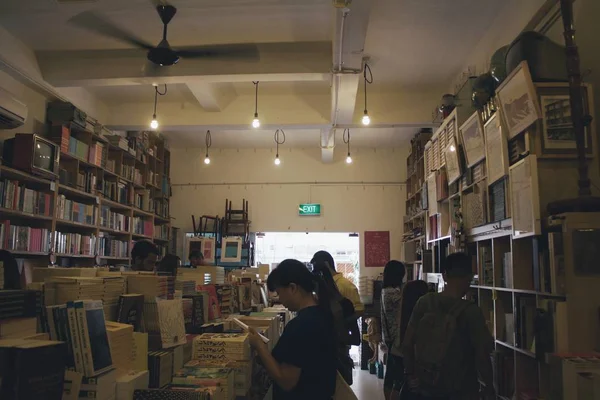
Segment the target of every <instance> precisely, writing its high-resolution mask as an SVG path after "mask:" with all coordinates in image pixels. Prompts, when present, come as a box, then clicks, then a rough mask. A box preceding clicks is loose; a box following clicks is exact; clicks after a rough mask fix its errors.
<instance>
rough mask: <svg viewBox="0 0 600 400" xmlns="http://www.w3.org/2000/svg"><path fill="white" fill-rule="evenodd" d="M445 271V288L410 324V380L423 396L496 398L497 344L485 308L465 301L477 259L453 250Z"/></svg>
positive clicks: (422, 304) (424, 302) (423, 303)
mask: <svg viewBox="0 0 600 400" xmlns="http://www.w3.org/2000/svg"><path fill="white" fill-rule="evenodd" d="M442 271H443V276H444V280H445V282H446V286H445V288H444V291H443V292H442V293H429V294H427V295H425V296H423V297H422V298H421V299H420V300H419V301H418V302H417V305H416V306H415V309H414V310H413V314H412V316H411V319H410V322H409V324H408V328H407V330H406V334H405V337H404V341H403V343H402V355H403V357H404V368H405V379H406V381H407V383H408V384H409V386H410V388H411V389H412V391H413V392H415V393H418V395H419V396H420V398H421V399H423V400H428V399H436V400H475V399H480V398H481V397H480V396H483V398H484V399H486V400H487V399H490V400H491V399H495V398H496V395H495V391H494V384H493V373H492V363H491V358H490V355H491V353H492V351H493V350H494V342H493V339H492V336H491V334H490V331H489V330H488V328H487V326H486V323H485V318H484V316H483V313H482V312H481V310H480V309H479V307H477V305H476V304H474V303H472V302H469V301H467V300H463V297H464V296H465V295H466V294H467V292H468V291H469V288H470V284H471V279H472V278H473V273H472V271H471V258H470V257H469V256H467V255H466V254H465V253H454V254H450V255H449V256H447V257H446V258H445V260H443V262H442ZM478 377H479V379H480V380H481V383H482V384H483V386H481V387H480V383H479V380H478ZM480 391H481V392H480Z"/></svg>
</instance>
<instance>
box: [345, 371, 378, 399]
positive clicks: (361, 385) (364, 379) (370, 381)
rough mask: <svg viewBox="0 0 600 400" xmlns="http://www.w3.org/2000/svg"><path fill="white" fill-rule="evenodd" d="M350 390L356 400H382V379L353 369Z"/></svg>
mask: <svg viewBox="0 0 600 400" xmlns="http://www.w3.org/2000/svg"><path fill="white" fill-rule="evenodd" d="M352 390H353V391H354V394H356V397H358V400H383V379H378V378H377V375H371V374H370V373H369V371H363V370H361V369H360V368H354V383H353V385H352Z"/></svg>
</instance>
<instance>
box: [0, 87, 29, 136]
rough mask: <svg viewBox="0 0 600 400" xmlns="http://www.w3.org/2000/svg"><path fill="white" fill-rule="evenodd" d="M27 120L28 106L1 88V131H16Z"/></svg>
mask: <svg viewBox="0 0 600 400" xmlns="http://www.w3.org/2000/svg"><path fill="white" fill-rule="evenodd" d="M26 119H27V106H26V105H25V104H23V103H22V102H20V101H19V100H17V99H16V98H15V97H14V96H13V95H12V94H11V93H9V92H7V91H6V90H4V89H2V88H0V129H15V128H18V127H20V126H23V124H24V123H25V120H26Z"/></svg>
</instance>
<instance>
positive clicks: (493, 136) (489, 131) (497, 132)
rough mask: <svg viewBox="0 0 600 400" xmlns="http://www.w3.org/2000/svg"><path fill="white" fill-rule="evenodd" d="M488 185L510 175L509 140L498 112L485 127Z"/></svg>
mask: <svg viewBox="0 0 600 400" xmlns="http://www.w3.org/2000/svg"><path fill="white" fill-rule="evenodd" d="M483 130H484V134H485V152H486V161H487V163H486V165H487V181H488V185H491V184H493V183H494V182H496V181H497V180H499V179H501V178H502V177H504V176H506V175H508V141H507V140H506V137H505V135H504V130H503V129H502V122H501V120H500V116H499V115H498V113H496V114H494V115H493V116H492V117H491V118H490V119H489V120H488V122H486V124H485V127H484V128H483Z"/></svg>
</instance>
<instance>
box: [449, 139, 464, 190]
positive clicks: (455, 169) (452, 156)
mask: <svg viewBox="0 0 600 400" xmlns="http://www.w3.org/2000/svg"><path fill="white" fill-rule="evenodd" d="M445 153H446V173H447V174H448V184H452V183H454V182H455V181H457V180H458V178H460V176H461V175H462V174H461V172H460V160H459V159H458V146H457V145H456V139H455V138H454V137H452V138H450V140H449V141H448V147H446V150H445Z"/></svg>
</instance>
